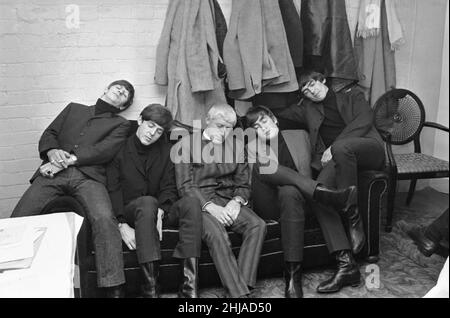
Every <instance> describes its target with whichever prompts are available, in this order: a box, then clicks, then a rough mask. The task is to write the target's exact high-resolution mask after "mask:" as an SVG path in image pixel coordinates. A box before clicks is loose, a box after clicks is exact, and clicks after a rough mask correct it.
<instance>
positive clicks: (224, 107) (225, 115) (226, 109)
mask: <svg viewBox="0 0 450 318" xmlns="http://www.w3.org/2000/svg"><path fill="white" fill-rule="evenodd" d="M206 119H207V120H214V119H223V120H225V121H226V122H227V123H230V124H232V125H233V127H234V126H235V125H236V123H237V115H236V112H235V111H234V109H233V107H231V106H230V105H228V104H215V105H213V106H212V107H211V108H210V109H209V111H208V114H207V115H206Z"/></svg>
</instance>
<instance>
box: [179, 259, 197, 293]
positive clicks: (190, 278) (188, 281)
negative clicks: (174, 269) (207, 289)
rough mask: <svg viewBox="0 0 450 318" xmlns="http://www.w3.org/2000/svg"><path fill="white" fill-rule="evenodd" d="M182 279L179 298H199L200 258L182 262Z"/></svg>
mask: <svg viewBox="0 0 450 318" xmlns="http://www.w3.org/2000/svg"><path fill="white" fill-rule="evenodd" d="M181 269H182V272H181V279H182V282H181V284H180V290H179V291H178V297H179V298H198V258H196V257H190V258H185V259H182V260H181Z"/></svg>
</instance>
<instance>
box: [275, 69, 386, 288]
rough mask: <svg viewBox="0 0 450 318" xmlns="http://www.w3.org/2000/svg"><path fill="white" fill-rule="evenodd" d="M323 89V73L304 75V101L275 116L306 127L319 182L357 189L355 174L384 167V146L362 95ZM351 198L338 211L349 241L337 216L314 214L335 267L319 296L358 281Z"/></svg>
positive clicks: (358, 238)
mask: <svg viewBox="0 0 450 318" xmlns="http://www.w3.org/2000/svg"><path fill="white" fill-rule="evenodd" d="M325 84H326V79H325V77H324V76H323V75H322V74H320V73H317V72H305V73H304V74H302V75H301V77H300V80H299V85H300V87H301V89H300V91H301V93H302V95H303V97H304V99H303V100H302V101H301V102H300V103H299V104H295V105H292V106H290V107H289V108H287V109H285V110H282V111H280V112H279V113H278V114H277V116H280V117H283V118H288V119H292V120H295V121H298V122H301V123H304V124H306V125H307V127H308V131H309V136H310V142H311V147H312V163H311V166H312V168H313V169H314V170H315V171H316V172H317V173H318V177H317V181H318V182H319V183H321V184H323V185H326V186H328V187H336V188H337V189H345V188H347V187H350V186H357V184H358V171H359V170H380V169H382V168H383V166H384V162H385V154H384V147H383V142H382V139H381V137H380V136H379V134H378V132H377V131H376V129H375V127H374V126H373V124H372V122H373V112H372V109H371V108H370V106H369V105H368V103H367V101H366V100H365V98H364V93H363V92H362V91H361V90H360V89H358V88H357V87H353V88H350V89H346V90H343V91H340V92H338V93H335V92H333V90H332V89H329V88H328V87H327V86H326V85H325ZM353 199H354V201H353V202H352V204H350V205H347V207H346V208H345V209H340V210H339V211H338V212H340V213H341V214H342V215H343V216H344V217H345V219H346V220H347V223H348V229H349V236H350V242H349V240H348V239H347V236H346V232H345V229H344V227H343V224H342V221H341V218H340V215H339V214H338V213H336V212H337V211H330V210H329V209H325V208H317V209H314V210H315V214H316V216H317V218H318V221H319V223H320V225H321V228H322V231H323V232H324V237H325V240H326V241H327V245H328V249H329V251H330V253H332V254H333V255H334V256H335V258H336V261H337V264H338V271H337V272H336V273H335V275H334V276H333V277H332V278H331V279H329V280H327V281H325V282H323V283H322V284H320V285H319V286H318V288H317V291H318V292H320V293H332V292H337V291H339V290H340V289H341V288H342V287H344V286H347V285H356V284H358V283H359V282H360V279H361V275H360V272H359V267H358V264H357V263H356V262H355V260H354V258H353V254H357V253H359V252H360V250H361V249H362V247H363V246H364V243H365V234H364V228H363V224H362V220H361V216H360V214H359V211H358V204H357V203H358V202H357V199H358V198H357V196H354V198H353ZM352 252H353V253H352Z"/></svg>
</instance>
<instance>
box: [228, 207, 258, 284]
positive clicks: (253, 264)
mask: <svg viewBox="0 0 450 318" xmlns="http://www.w3.org/2000/svg"><path fill="white" fill-rule="evenodd" d="M266 227H267V225H266V222H265V221H264V220H263V219H261V218H260V217H258V216H257V215H256V214H255V212H253V211H252V210H250V209H249V208H247V207H242V208H241V212H240V213H239V216H238V217H237V219H236V220H235V221H234V223H233V225H232V226H231V230H232V231H233V232H236V233H239V234H241V235H242V245H241V249H240V251H239V257H238V264H239V269H240V272H241V274H242V277H243V279H244V281H245V282H246V283H247V285H248V286H250V287H254V286H255V284H256V275H257V271H258V265H259V259H260V256H261V250H262V245H263V242H264V238H265V236H266Z"/></svg>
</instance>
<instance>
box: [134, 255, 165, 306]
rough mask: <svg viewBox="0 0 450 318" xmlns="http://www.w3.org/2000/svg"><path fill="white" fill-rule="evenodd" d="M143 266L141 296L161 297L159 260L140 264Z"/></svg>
mask: <svg viewBox="0 0 450 318" xmlns="http://www.w3.org/2000/svg"><path fill="white" fill-rule="evenodd" d="M139 266H140V267H141V274H142V283H141V296H142V297H143V298H159V297H160V295H161V294H160V288H159V262H149V263H144V264H140V265H139Z"/></svg>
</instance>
